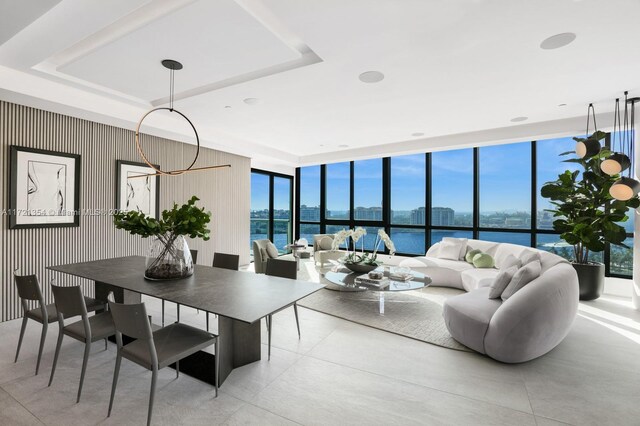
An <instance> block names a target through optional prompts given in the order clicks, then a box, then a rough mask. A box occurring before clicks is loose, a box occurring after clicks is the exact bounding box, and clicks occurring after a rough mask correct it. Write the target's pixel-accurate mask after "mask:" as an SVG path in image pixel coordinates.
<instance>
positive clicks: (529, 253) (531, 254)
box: [520, 250, 542, 266]
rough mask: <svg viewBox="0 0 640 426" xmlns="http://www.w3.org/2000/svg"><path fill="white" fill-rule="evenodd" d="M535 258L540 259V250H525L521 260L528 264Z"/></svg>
mask: <svg viewBox="0 0 640 426" xmlns="http://www.w3.org/2000/svg"><path fill="white" fill-rule="evenodd" d="M535 260H540V253H539V252H538V251H533V250H525V251H523V252H522V254H521V255H520V262H522V266H524V265H526V264H527V263H531V262H533V261H535ZM540 266H542V265H540Z"/></svg>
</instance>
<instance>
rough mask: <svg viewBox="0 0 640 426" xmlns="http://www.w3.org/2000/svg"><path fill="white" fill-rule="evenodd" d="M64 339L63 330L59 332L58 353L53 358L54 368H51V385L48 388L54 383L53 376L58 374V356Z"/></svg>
mask: <svg viewBox="0 0 640 426" xmlns="http://www.w3.org/2000/svg"><path fill="white" fill-rule="evenodd" d="M63 337H64V333H63V332H62V330H59V331H58V343H56V353H55V355H54V356H53V367H51V377H49V384H48V385H47V386H51V382H53V375H54V374H55V373H56V365H57V364H58V355H60V347H61V346H62V338H63Z"/></svg>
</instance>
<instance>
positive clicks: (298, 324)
mask: <svg viewBox="0 0 640 426" xmlns="http://www.w3.org/2000/svg"><path fill="white" fill-rule="evenodd" d="M293 312H294V313H295V314H296V326H297V327H298V339H299V338H300V321H299V320H298V304H297V303H295V302H294V304H293Z"/></svg>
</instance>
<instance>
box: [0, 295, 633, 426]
mask: <svg viewBox="0 0 640 426" xmlns="http://www.w3.org/2000/svg"><path fill="white" fill-rule="evenodd" d="M145 301H146V302H148V306H149V310H150V312H151V313H152V314H153V315H154V320H155V321H156V322H158V321H159V312H160V303H159V302H158V301H157V300H154V299H150V298H145ZM373 308H374V309H375V307H373ZM300 317H301V329H302V339H300V340H298V337H297V333H296V329H295V320H294V317H293V310H292V309H288V310H285V311H283V312H281V313H278V314H277V315H276V316H275V317H274V334H273V350H272V357H271V361H267V357H266V351H267V347H266V330H265V328H264V323H263V360H262V361H260V362H256V363H253V364H251V365H247V366H245V367H242V368H239V369H236V370H234V371H233V373H232V374H231V375H230V376H229V378H228V379H227V381H226V382H225V383H224V385H223V386H222V387H221V389H220V396H219V397H218V398H217V399H214V398H213V388H212V387H210V386H209V385H206V384H204V383H201V382H199V381H198V380H195V379H192V378H190V377H188V376H185V375H181V376H180V378H179V379H175V375H174V371H173V370H168V369H166V370H162V371H161V373H160V375H159V383H158V392H157V394H156V405H155V412H154V422H153V423H154V424H157V425H161V424H167V425H178V424H184V425H205V424H206V425H212V424H225V425H254V424H255V425H271V424H274V425H280V424H282V425H291V424H305V425H306V424H309V425H324V424H329V425H334V424H335V425H338V424H339V425H361V424H366V425H374V424H380V425H396V424H397V425H411V424H426V425H441V424H442V425H538V426H547V425H561V424H573V425H638V424H640V312H637V311H634V310H633V309H632V308H631V306H630V302H629V301H627V300H625V299H618V298H614V297H603V298H601V299H599V300H597V301H594V302H588V303H581V305H580V313H579V317H578V318H577V320H576V323H575V325H574V327H573V329H572V331H571V332H570V334H569V336H567V338H566V339H565V341H564V342H563V343H562V344H560V346H558V347H557V348H556V349H554V350H553V351H552V352H551V353H549V354H547V355H546V356H544V357H542V358H539V359H537V360H534V361H531V362H528V363H525V364H520V365H507V364H501V363H498V362H495V361H493V360H491V359H488V358H486V357H484V356H481V355H477V354H472V353H465V352H457V351H452V350H449V349H443V348H440V347H437V346H433V345H429V344H426V343H423V342H419V341H415V340H411V339H407V338H404V337H401V336H396V335H394V334H390V333H385V332H382V331H379V330H375V329H371V328H368V327H364V326H360V325H357V324H353V323H350V322H347V321H343V320H340V319H337V318H333V317H330V316H327V315H324V314H320V313H317V312H314V311H311V310H307V309H304V308H301V309H300ZM174 318H175V305H173V304H170V303H168V304H167V319H166V320H167V321H173V320H174ZM182 321H183V322H186V323H189V324H193V325H196V326H199V327H204V324H205V318H204V314H203V313H202V312H200V313H199V314H197V313H196V312H195V311H193V310H191V309H188V308H184V307H183V308H182ZM211 322H212V324H214V325H215V323H216V321H215V319H213V318H212V321H211ZM19 328H20V321H19V320H14V321H9V322H5V323H2V324H0V336H1V345H0V425H3V426H4V425H14V424H15V425H32V424H34V425H36V424H48V425H95V424H105V425H129V424H131V425H142V424H144V423H145V420H146V410H147V401H148V395H149V385H150V374H149V373H148V372H147V371H145V370H143V369H142V368H140V367H138V366H137V365H134V364H132V363H130V362H127V361H123V365H122V371H121V378H120V381H119V384H118V391H117V394H116V400H115V407H114V412H113V414H112V416H111V417H110V418H107V417H106V414H107V406H108V401H109V392H110V386H111V378H112V374H113V367H114V357H115V345H113V344H109V348H108V350H106V351H105V350H104V347H103V346H102V343H96V344H95V347H94V348H93V351H92V354H91V358H90V361H89V371H88V375H87V378H86V382H85V388H84V391H83V397H82V400H81V401H80V403H79V404H76V403H75V394H76V390H77V386H78V380H79V376H80V371H79V370H80V365H81V360H82V345H81V344H80V343H78V342H75V341H72V340H71V339H65V344H64V346H63V349H62V351H61V357H60V360H59V365H58V369H57V371H56V378H55V379H54V382H53V384H52V386H51V387H50V388H49V387H47V381H48V378H49V373H50V371H51V363H52V358H53V351H54V347H55V340H56V337H57V327H55V326H54V327H50V331H49V335H48V340H47V343H46V348H45V355H44V357H43V363H42V366H41V371H40V374H39V375H38V376H34V370H35V358H36V354H37V345H38V338H39V328H38V327H37V325H36V324H34V323H30V325H29V328H28V329H27V334H26V337H25V341H24V343H23V349H22V354H21V357H20V360H19V361H18V362H17V363H15V364H14V363H13V357H14V353H15V346H16V342H17V337H18V332H19ZM214 331H215V329H214Z"/></svg>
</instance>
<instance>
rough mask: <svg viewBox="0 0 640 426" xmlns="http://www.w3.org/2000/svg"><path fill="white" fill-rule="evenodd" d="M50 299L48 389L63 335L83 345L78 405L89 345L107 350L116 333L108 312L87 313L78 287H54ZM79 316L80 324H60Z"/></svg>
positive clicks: (54, 371) (89, 349)
mask: <svg viewBox="0 0 640 426" xmlns="http://www.w3.org/2000/svg"><path fill="white" fill-rule="evenodd" d="M51 291H52V292H53V298H54V300H55V304H56V310H57V314H58V326H59V332H58V343H57V344H56V353H55V355H54V357H53V367H52V368H51V377H50V378H49V386H51V383H52V382H53V376H54V375H55V373H56V365H57V364H58V356H59V355H60V347H61V346H62V338H63V337H64V336H65V335H67V336H69V337H71V338H73V339H76V340H78V341H80V342H83V343H84V357H83V359H82V370H81V372H80V385H79V386H78V396H77V398H76V402H80V395H81V394H82V385H83V383H84V376H85V373H86V371H87V362H88V361H89V353H90V352H91V344H92V343H93V342H97V341H98V340H104V349H105V350H107V338H108V337H109V336H113V335H114V334H115V332H116V329H115V327H114V325H113V319H112V318H111V313H110V312H108V311H107V312H102V313H99V314H96V315H93V316H91V317H90V316H89V315H88V313H87V305H86V303H85V299H84V296H83V295H82V289H81V288H80V286H79V285H76V286H69V287H62V286H57V285H52V286H51ZM75 316H80V318H81V319H80V320H79V321H76V322H74V323H71V324H69V325H65V324H64V320H65V318H66V319H69V318H72V317H75Z"/></svg>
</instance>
